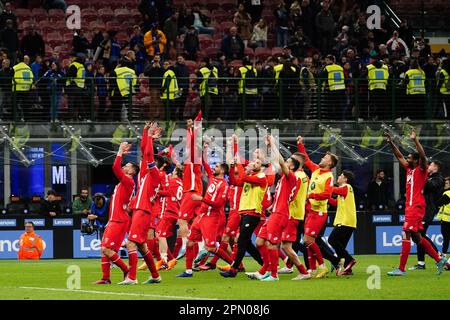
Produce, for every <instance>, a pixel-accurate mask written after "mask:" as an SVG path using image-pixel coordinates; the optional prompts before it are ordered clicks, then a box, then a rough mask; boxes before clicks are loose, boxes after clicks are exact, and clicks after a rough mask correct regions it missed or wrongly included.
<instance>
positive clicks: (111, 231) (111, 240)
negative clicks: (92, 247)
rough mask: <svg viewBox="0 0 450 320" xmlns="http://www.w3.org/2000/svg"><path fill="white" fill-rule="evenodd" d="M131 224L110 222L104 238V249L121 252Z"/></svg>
mask: <svg viewBox="0 0 450 320" xmlns="http://www.w3.org/2000/svg"><path fill="white" fill-rule="evenodd" d="M129 226H130V223H129V222H115V221H109V222H108V224H107V225H106V228H105V232H104V233H103V237H102V247H105V248H108V249H111V250H114V251H116V252H117V251H119V249H120V246H121V245H122V242H123V239H125V235H126V234H127V232H128V230H129Z"/></svg>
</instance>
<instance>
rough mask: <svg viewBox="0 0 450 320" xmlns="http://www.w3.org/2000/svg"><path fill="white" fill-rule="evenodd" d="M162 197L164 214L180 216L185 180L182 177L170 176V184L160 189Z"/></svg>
mask: <svg viewBox="0 0 450 320" xmlns="http://www.w3.org/2000/svg"><path fill="white" fill-rule="evenodd" d="M159 195H160V197H161V199H162V209H161V211H162V212H163V214H164V215H172V216H173V217H175V218H178V212H179V211H180V204H181V198H182V197H183V182H182V181H181V179H180V178H171V177H169V184H168V185H166V186H165V187H163V188H162V189H161V190H159Z"/></svg>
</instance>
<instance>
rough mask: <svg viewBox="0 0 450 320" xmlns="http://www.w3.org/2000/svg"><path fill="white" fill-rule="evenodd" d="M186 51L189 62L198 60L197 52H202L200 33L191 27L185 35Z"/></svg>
mask: <svg viewBox="0 0 450 320" xmlns="http://www.w3.org/2000/svg"><path fill="white" fill-rule="evenodd" d="M183 44H184V51H185V53H186V54H187V59H188V60H193V61H195V60H197V52H198V50H200V40H199V39H198V31H197V30H195V28H194V26H190V27H189V29H188V31H187V32H186V34H185V35H184V40H183Z"/></svg>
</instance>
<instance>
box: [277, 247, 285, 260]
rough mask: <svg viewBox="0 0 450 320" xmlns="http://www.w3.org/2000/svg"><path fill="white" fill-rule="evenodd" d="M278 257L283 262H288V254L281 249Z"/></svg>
mask: <svg viewBox="0 0 450 320" xmlns="http://www.w3.org/2000/svg"><path fill="white" fill-rule="evenodd" d="M278 257H279V258H280V259H281V260H283V261H284V260H286V254H285V253H284V252H283V251H282V250H281V249H278Z"/></svg>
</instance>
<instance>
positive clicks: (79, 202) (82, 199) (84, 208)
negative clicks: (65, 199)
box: [72, 188, 92, 215]
mask: <svg viewBox="0 0 450 320" xmlns="http://www.w3.org/2000/svg"><path fill="white" fill-rule="evenodd" d="M91 204H92V199H91V198H90V197H89V190H88V189H87V188H83V189H81V190H80V196H79V197H78V198H76V199H75V201H74V202H73V203H72V213H73V214H86V215H87V214H90V213H91Z"/></svg>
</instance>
